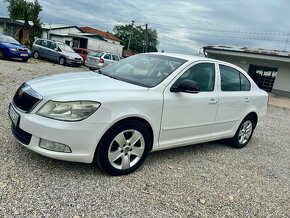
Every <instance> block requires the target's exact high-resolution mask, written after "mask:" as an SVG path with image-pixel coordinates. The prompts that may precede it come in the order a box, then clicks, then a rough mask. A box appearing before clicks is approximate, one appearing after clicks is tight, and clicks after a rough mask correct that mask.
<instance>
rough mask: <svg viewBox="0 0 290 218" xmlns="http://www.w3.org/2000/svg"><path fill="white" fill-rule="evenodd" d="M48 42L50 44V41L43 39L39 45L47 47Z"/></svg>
mask: <svg viewBox="0 0 290 218" xmlns="http://www.w3.org/2000/svg"><path fill="white" fill-rule="evenodd" d="M50 44H51V42H50V41H46V40H43V41H42V42H41V45H42V46H43V47H47V48H49V46H50Z"/></svg>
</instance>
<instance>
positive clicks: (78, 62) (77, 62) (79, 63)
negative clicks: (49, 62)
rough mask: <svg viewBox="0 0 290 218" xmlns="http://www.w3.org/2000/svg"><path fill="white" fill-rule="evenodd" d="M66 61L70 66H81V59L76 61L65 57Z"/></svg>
mask: <svg viewBox="0 0 290 218" xmlns="http://www.w3.org/2000/svg"><path fill="white" fill-rule="evenodd" d="M66 63H67V64H68V65H72V66H81V65H82V64H83V61H81V60H80V61H77V60H72V59H67V60H66Z"/></svg>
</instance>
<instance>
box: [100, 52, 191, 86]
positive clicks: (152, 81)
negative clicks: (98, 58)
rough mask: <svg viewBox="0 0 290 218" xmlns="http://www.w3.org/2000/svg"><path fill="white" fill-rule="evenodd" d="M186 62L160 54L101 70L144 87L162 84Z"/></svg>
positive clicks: (134, 58) (118, 63) (126, 60)
mask: <svg viewBox="0 0 290 218" xmlns="http://www.w3.org/2000/svg"><path fill="white" fill-rule="evenodd" d="M185 62H186V60H183V59H179V58H174V57H168V56H165V55H158V54H139V55H134V56H132V57H129V58H125V59H123V60H121V61H119V62H117V63H115V64H112V65H109V66H108V67H105V68H103V69H101V73H102V74H105V75H107V76H109V77H113V78H116V79H118V80H122V81H125V82H128V83H133V84H135V85H140V86H143V87H148V88H150V87H154V86H156V85H157V84H159V83H161V82H162V81H163V80H164V79H165V78H166V77H168V76H169V75H170V74H171V73H172V72H173V71H174V70H176V69H177V68H178V67H180V66H181V65H182V64H184V63H185Z"/></svg>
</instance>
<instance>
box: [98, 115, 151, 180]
mask: <svg viewBox="0 0 290 218" xmlns="http://www.w3.org/2000/svg"><path fill="white" fill-rule="evenodd" d="M151 143H152V140H151V136H150V133H149V131H148V129H147V127H146V126H145V125H144V124H143V123H141V122H139V121H135V120H127V121H123V122H120V123H118V124H116V125H115V126H114V127H112V128H111V129H110V130H109V131H108V132H107V133H106V134H105V136H104V137H103V139H102V140H101V142H100V144H99V145H98V147H97V150H96V154H95V160H96V162H97V164H98V165H99V167H100V168H101V169H102V170H103V171H105V172H107V173H108V174H111V175H114V176H119V175H125V174H128V173H131V172H133V171H134V170H136V169H137V168H139V167H140V166H141V165H142V163H143V162H144V161H145V159H146V156H147V154H148V152H149V149H150V146H151Z"/></svg>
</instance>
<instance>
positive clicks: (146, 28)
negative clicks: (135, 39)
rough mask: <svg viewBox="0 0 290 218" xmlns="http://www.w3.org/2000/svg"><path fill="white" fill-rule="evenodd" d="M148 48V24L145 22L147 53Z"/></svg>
mask: <svg viewBox="0 0 290 218" xmlns="http://www.w3.org/2000/svg"><path fill="white" fill-rule="evenodd" d="M147 50H148V24H145V53H146V52H147Z"/></svg>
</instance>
